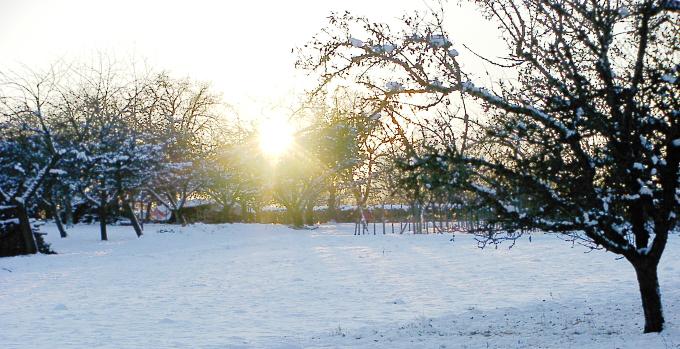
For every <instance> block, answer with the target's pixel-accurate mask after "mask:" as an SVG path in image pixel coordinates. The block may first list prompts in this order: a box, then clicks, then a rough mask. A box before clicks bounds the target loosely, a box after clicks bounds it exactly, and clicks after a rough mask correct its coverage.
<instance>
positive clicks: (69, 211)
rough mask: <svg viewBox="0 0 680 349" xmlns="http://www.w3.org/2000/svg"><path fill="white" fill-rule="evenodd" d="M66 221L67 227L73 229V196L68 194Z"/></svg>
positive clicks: (65, 209) (65, 211) (66, 199)
mask: <svg viewBox="0 0 680 349" xmlns="http://www.w3.org/2000/svg"><path fill="white" fill-rule="evenodd" d="M64 221H65V223H66V226H67V227H69V228H70V227H73V204H72V203H71V194H67V195H66V198H65V199H64Z"/></svg>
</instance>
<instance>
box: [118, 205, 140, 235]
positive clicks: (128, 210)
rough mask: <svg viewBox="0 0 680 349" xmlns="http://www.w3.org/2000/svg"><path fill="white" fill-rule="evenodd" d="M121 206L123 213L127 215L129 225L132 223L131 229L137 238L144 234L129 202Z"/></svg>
mask: <svg viewBox="0 0 680 349" xmlns="http://www.w3.org/2000/svg"><path fill="white" fill-rule="evenodd" d="M123 205H125V211H126V213H127V215H128V218H130V223H132V227H133V228H134V229H135V233H137V237H141V236H142V235H143V234H144V233H143V230H142V226H141V225H140V224H139V220H138V219H137V216H136V215H135V210H133V209H132V205H131V204H130V202H126V203H124V204H123Z"/></svg>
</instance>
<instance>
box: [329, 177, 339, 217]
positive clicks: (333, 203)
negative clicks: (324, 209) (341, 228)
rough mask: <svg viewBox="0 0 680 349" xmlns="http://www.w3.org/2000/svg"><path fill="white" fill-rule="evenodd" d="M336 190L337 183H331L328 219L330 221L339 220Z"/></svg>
mask: <svg viewBox="0 0 680 349" xmlns="http://www.w3.org/2000/svg"><path fill="white" fill-rule="evenodd" d="M336 191H337V190H336V189H335V185H333V184H331V185H330V186H329V188H328V221H330V222H337V221H338V210H337V204H338V203H337V201H338V200H337V193H336Z"/></svg>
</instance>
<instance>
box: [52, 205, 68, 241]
mask: <svg viewBox="0 0 680 349" xmlns="http://www.w3.org/2000/svg"><path fill="white" fill-rule="evenodd" d="M49 205H50V210H51V211H52V217H53V218H54V223H56V224H57V230H59V235H60V236H61V237H62V238H65V237H68V234H67V233H66V229H64V224H63V223H62V222H61V216H60V215H59V209H58V208H57V204H55V203H54V201H50V203H49Z"/></svg>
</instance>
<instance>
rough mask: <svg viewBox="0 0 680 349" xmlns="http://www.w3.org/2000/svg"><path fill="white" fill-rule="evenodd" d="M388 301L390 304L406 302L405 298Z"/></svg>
mask: <svg viewBox="0 0 680 349" xmlns="http://www.w3.org/2000/svg"><path fill="white" fill-rule="evenodd" d="M387 303H388V304H406V302H404V300H403V299H401V298H399V299H395V300H393V301H391V302H387Z"/></svg>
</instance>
